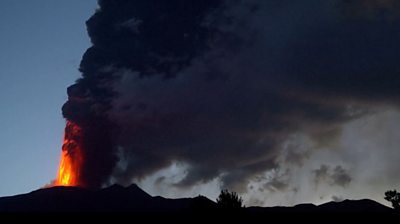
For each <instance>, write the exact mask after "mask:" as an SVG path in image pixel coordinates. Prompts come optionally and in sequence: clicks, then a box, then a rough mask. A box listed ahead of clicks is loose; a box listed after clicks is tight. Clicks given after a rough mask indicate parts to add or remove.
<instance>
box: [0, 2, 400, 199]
mask: <svg viewBox="0 0 400 224" xmlns="http://www.w3.org/2000/svg"><path fill="white" fill-rule="evenodd" d="M65 2H67V1H43V2H42V3H41V4H38V3H37V2H35V3H36V4H34V3H30V2H22V1H11V0H10V1H2V2H1V3H0V4H1V7H0V10H1V13H0V15H1V20H0V23H1V27H4V28H3V31H2V35H1V39H0V40H1V42H0V44H1V52H0V59H1V60H0V63H1V64H0V68H1V76H0V85H1V86H0V91H1V94H0V97H1V101H0V102H1V104H2V106H1V111H0V113H1V114H0V115H1V116H0V117H1V120H0V121H1V125H2V127H3V128H2V131H1V132H0V138H1V139H0V141H1V142H2V148H1V151H0V153H1V157H0V160H1V161H0V164H1V165H0V166H1V167H0V168H1V169H0V175H1V178H2V180H3V181H2V184H1V185H0V195H9V194H16V193H21V192H27V191H30V190H33V189H36V188H38V187H40V186H42V185H44V184H45V183H48V182H49V181H50V180H51V179H53V178H54V176H55V173H56V168H57V163H58V159H59V158H58V157H59V154H60V148H61V147H60V145H61V138H62V132H63V126H64V121H63V118H62V115H61V107H62V105H63V104H64V102H65V101H66V100H67V95H66V89H67V87H68V86H70V85H71V84H73V83H74V81H75V80H76V79H77V78H78V77H79V72H78V68H80V70H81V72H82V73H83V79H81V80H79V81H78V82H77V83H76V84H75V85H73V86H71V87H70V88H69V89H68V94H69V100H68V102H67V103H66V104H65V105H64V106H63V115H64V116H65V117H66V118H67V119H69V120H71V121H74V122H76V123H77V124H79V125H81V126H82V128H83V129H84V130H86V133H90V134H87V135H86V140H85V141H86V142H84V143H85V145H86V146H87V148H86V149H85V150H86V151H85V153H86V154H85V156H87V157H89V156H90V158H89V159H88V163H87V164H86V165H85V169H84V175H85V176H86V177H85V178H86V179H85V181H87V183H91V184H92V186H97V185H99V184H102V185H107V184H110V183H114V182H116V183H120V184H129V183H132V182H137V183H139V185H140V186H142V187H143V188H144V189H145V190H146V191H148V192H149V193H151V194H161V195H163V196H168V197H184V196H193V195H197V194H205V195H206V196H208V197H210V198H211V199H214V198H215V197H216V196H217V194H218V192H219V190H220V188H228V189H230V190H234V191H237V192H238V193H240V194H241V195H242V196H243V198H244V199H245V201H244V202H245V204H246V205H266V206H267V205H293V204H298V203H306V202H311V203H317V204H319V203H322V202H326V201H330V200H341V199H344V198H354V199H356V198H371V199H374V200H377V201H379V202H384V201H383V193H384V191H386V190H388V189H393V188H396V187H398V186H399V184H400V178H399V177H400V174H399V173H398V172H397V171H398V170H399V168H400V165H399V163H398V161H400V152H399V150H398V145H399V144H400V128H399V127H398V124H399V123H400V112H399V108H398V102H399V96H400V78H399V73H400V66H399V64H398V58H399V56H400V55H399V54H400V44H399V41H398V40H399V38H400V32H399V31H398V27H399V25H400V14H399V13H400V3H398V2H397V1H395V0H364V1H361V0H354V1H345V0H327V1H317V0H315V1H314V0H310V1H306V2H305V1H289V0H282V1H279V2H277V1H261V0H249V1H221V2H218V3H216V1H212V0H210V1H207V0H203V1H201V2H200V1H193V2H191V3H190V4H188V3H187V2H188V1H183V0H171V1H168V2H166V1H157V0H148V1H126V0H120V1H115V0H113V1H110V0H103V1H100V3H101V4H100V6H101V10H100V11H98V12H97V13H96V14H95V15H94V16H93V17H91V19H90V20H89V22H88V25H89V29H88V30H89V36H90V39H91V41H92V43H93V46H92V47H91V48H90V49H89V50H88V51H86V48H88V47H90V44H89V39H88V34H87V33H86V29H85V25H84V22H85V21H86V20H87V19H88V18H89V17H90V16H91V15H93V13H94V9H95V8H96V3H95V2H94V1H84V2H83V1H68V3H65ZM3 11H4V12H3ZM3 33H4V34H3ZM85 51H86V53H85ZM82 55H83V60H82V62H81V64H80V65H79V63H80V59H81V58H82ZM104 127H106V128H104ZM87 130H91V131H90V132H87ZM94 140H95V141H94ZM114 156H115V157H114Z"/></svg>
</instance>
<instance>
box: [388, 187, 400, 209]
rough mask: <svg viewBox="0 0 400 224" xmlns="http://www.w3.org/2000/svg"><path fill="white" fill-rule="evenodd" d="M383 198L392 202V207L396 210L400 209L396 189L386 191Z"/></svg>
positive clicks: (399, 198)
mask: <svg viewBox="0 0 400 224" xmlns="http://www.w3.org/2000/svg"><path fill="white" fill-rule="evenodd" d="M385 200H387V201H389V202H391V203H392V207H393V208H394V209H396V210H398V211H399V210H400V193H399V192H397V191H396V190H393V191H386V192H385Z"/></svg>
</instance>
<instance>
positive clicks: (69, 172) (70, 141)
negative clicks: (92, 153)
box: [55, 121, 83, 186]
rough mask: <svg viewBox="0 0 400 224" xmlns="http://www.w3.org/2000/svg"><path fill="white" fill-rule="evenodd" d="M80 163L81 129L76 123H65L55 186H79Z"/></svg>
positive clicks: (81, 159) (81, 160)
mask: <svg viewBox="0 0 400 224" xmlns="http://www.w3.org/2000/svg"><path fill="white" fill-rule="evenodd" d="M82 162H83V154H82V129H81V128H80V127H79V126H78V125H77V124H76V123H74V122H71V121H67V124H66V127H65V134H64V143H63V146H62V154H61V161H60V166H59V168H58V175H57V179H56V181H55V185H63V186H80V185H81V183H80V180H79V174H80V171H81V167H82Z"/></svg>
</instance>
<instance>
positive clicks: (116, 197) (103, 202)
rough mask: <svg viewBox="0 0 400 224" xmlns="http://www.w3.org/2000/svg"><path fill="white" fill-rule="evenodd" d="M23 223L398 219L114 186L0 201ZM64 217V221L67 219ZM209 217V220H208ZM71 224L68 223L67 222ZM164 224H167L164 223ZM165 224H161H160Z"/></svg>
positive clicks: (358, 207)
mask: <svg viewBox="0 0 400 224" xmlns="http://www.w3.org/2000/svg"><path fill="white" fill-rule="evenodd" d="M20 213H23V214H24V217H25V218H26V217H31V216H32V217H39V216H60V217H63V219H62V220H61V221H73V220H74V219H75V218H74V217H75V216H80V215H85V216H87V217H95V218H96V219H102V221H104V220H106V219H103V218H110V217H112V219H113V220H114V221H118V218H121V219H125V218H128V219H129V218H133V217H134V218H140V219H142V218H146V219H149V220H152V219H156V218H160V217H169V218H172V217H173V218H174V220H175V221H178V220H176V219H175V218H180V219H181V221H185V220H186V221H188V218H190V219H191V218H193V217H197V218H196V220H194V221H199V220H202V219H204V220H210V221H212V220H213V219H214V218H222V219H225V220H226V219H233V220H234V221H236V222H247V221H250V220H256V219H257V220H258V219H261V220H265V219H268V220H271V219H274V220H279V221H282V222H285V221H289V220H291V219H296V220H297V221H299V220H303V221H308V222H313V221H315V222H329V221H346V220H349V219H348V218H347V219H344V217H349V216H351V218H354V219H355V220H358V221H360V220H364V219H366V220H367V221H382V220H383V219H390V218H394V217H393V216H398V215H397V213H395V211H394V210H393V209H391V208H389V207H386V206H384V205H382V204H379V203H378V202H375V201H373V200H369V199H363V200H344V201H342V202H329V203H326V204H322V205H319V206H317V205H313V204H300V205H296V206H293V207H247V208H243V209H241V210H235V211H226V210H222V209H220V208H219V207H218V205H217V203H215V202H214V201H212V200H210V199H208V198H206V197H204V196H198V197H194V198H179V199H168V198H164V197H160V196H155V197H153V196H151V195H149V194H148V193H146V192H145V191H143V190H142V189H140V188H139V187H138V186H137V185H135V184H133V185H131V186H129V187H122V186H119V185H113V186H111V187H108V188H105V189H102V190H89V189H84V188H78V187H52V188H45V189H40V190H36V191H33V192H30V193H27V194H21V195H15V196H9V197H2V198H0V215H3V216H7V215H10V216H17V215H18V214H20ZM67 213H68V215H65V214H67ZM211 217H213V218H211ZM69 219H71V220H69ZM167 220H168V219H167ZM164 221H165V220H164Z"/></svg>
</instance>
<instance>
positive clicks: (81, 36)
mask: <svg viewBox="0 0 400 224" xmlns="http://www.w3.org/2000/svg"><path fill="white" fill-rule="evenodd" d="M96 7H97V3H96V1H95V0H84V1H82V0H69V1H60V0H56V1H55V0H35V1H30V0H1V1H0V28H1V31H0V32H1V33H0V68H1V69H0V126H1V128H0V143H1V144H0V178H1V184H0V196H5V195H13V194H18V193H23V192H29V191H32V190H35V189H37V188H39V187H41V186H43V185H45V184H46V183H49V182H50V180H52V179H54V177H55V175H56V172H57V165H58V162H59V156H60V152H61V142H62V135H63V129H64V119H63V117H62V115H61V106H62V105H63V103H64V102H65V101H66V99H67V96H66V88H67V87H68V86H69V85H71V84H72V83H73V82H74V81H75V80H76V79H77V78H78V77H79V75H80V74H79V72H78V66H79V62H80V59H81V57H82V54H83V53H84V52H85V50H86V48H88V46H89V45H90V41H89V38H88V36H87V33H86V26H85V21H86V20H87V19H88V18H89V17H90V16H91V15H92V14H93V12H94V11H95V9H96Z"/></svg>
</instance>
